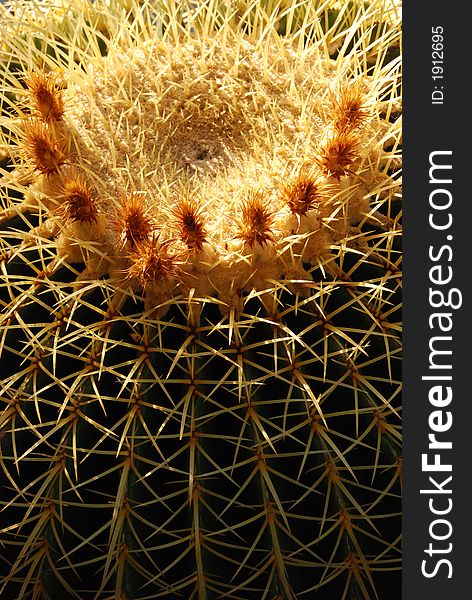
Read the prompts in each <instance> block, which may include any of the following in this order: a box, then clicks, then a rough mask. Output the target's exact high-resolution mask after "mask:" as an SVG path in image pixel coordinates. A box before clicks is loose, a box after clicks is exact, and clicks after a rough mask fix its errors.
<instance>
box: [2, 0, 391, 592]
mask: <svg viewBox="0 0 472 600" xmlns="http://www.w3.org/2000/svg"><path fill="white" fill-rule="evenodd" d="M2 10H3V11H4V15H3V16H4V20H3V25H2V27H3V29H4V32H3V33H4V35H3V37H2V43H3V46H2V49H1V56H0V69H1V70H2V78H3V80H4V83H3V89H2V92H1V100H2V111H3V112H2V117H1V119H2V121H1V123H2V138H1V141H2V147H1V148H2V153H3V162H2V166H1V174H2V178H3V181H2V184H3V186H2V205H3V211H2V213H1V219H2V223H3V224H2V283H1V287H0V302H1V307H2V317H1V318H2V320H1V329H0V335H1V338H0V339H1V342H0V344H1V345H0V348H1V358H0V360H1V365H2V380H3V381H2V384H1V402H2V413H1V414H2V416H1V421H0V427H1V435H2V437H1V454H0V466H1V469H0V484H1V486H2V487H1V489H2V493H1V496H0V532H1V534H0V535H1V543H2V559H1V561H0V564H1V571H0V572H1V578H2V579H1V583H0V593H1V594H5V597H6V598H10V597H11V598H51V599H54V600H56V599H58V598H61V599H63V598H64V599H66V598H67V599H68V598H71V599H72V598H78V599H80V600H88V599H89V598H90V599H95V598H96V599H97V600H98V599H102V598H115V599H124V598H127V599H129V600H131V599H136V600H138V599H142V600H144V599H146V598H159V597H164V598H174V597H175V598H179V597H180V598H198V599H200V600H203V599H211V598H235V599H241V600H250V599H252V598H254V599H255V598H257V599H272V600H275V599H276V598H277V599H284V600H289V599H297V598H342V599H344V598H346V599H350V600H354V599H357V598H363V599H368V598H380V599H387V598H397V597H398V596H399V594H400V587H399V569H400V564H401V550H400V537H401V536H400V510H401V509H400V499H401V492H400V484H401V442H400V439H401V438H400V415H401V405H400V387H401V384H400V377H401V376H400V354H401V338H400V332H401V324H400V320H401V314H400V284H401V275H400V264H401V253H400V247H399V238H400V231H401V230H400V224H399V220H400V191H401V188H400V177H399V172H400V164H401V163H400V153H401V145H400V144H401V138H400V121H399V118H398V116H399V112H400V60H399V57H398V56H397V55H396V50H397V49H398V39H399V15H398V12H397V11H398V9H397V8H396V7H395V5H394V4H393V3H392V4H391V3H390V2H386V1H383V2H371V3H358V2H352V3H346V4H343V5H342V6H341V5H340V4H339V5H338V3H336V2H328V3H321V2H320V3H318V2H300V3H295V2H293V3H292V2H279V3H272V2H261V3H259V2H252V3H249V2H247V3H246V2H236V3H231V2H216V1H214V0H207V2H202V3H192V2H188V3H182V2H176V3H174V2H166V3H160V2H151V1H149V2H142V3H138V2H137V1H135V0H130V1H129V2H124V1H123V2H95V3H94V4H93V5H92V4H90V3H87V2H85V1H81V0H80V1H79V0H74V1H71V2H46V3H38V4H37V3H30V4H29V5H24V4H23V3H20V2H12V3H11V4H10V6H9V7H7V8H5V9H2Z"/></svg>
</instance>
